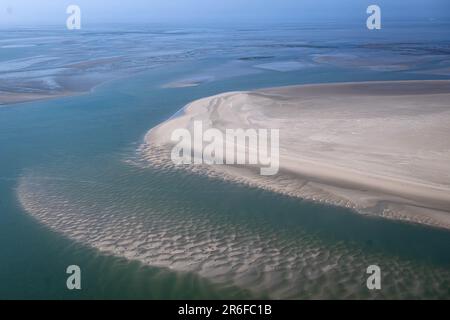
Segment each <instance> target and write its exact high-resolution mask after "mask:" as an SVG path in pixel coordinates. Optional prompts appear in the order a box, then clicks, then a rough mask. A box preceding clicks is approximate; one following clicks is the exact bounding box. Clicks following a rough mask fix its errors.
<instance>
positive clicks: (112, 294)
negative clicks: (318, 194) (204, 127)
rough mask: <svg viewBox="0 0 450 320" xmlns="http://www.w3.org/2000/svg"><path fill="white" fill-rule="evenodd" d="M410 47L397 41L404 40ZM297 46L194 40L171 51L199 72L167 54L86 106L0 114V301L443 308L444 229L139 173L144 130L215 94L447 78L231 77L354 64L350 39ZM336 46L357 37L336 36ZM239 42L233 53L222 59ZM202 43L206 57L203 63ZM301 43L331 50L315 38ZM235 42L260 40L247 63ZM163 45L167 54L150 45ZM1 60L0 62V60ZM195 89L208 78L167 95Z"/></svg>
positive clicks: (160, 172)
mask: <svg viewBox="0 0 450 320" xmlns="http://www.w3.org/2000/svg"><path fill="white" fill-rule="evenodd" d="M404 33H405V32H403V31H402V32H399V34H395V37H394V35H393V36H392V39H391V40H392V41H394V40H395V41H399V40H401V39H403V38H402V35H403V36H404ZM306 34H307V33H305V34H304V35H302V36H298V32H297V31H296V30H295V29H294V30H292V29H288V30H281V31H278V33H277V32H274V36H273V37H272V41H274V40H273V39H278V40H277V41H278V42H279V44H280V43H281V44H286V43H288V44H292V43H293V42H298V43H297V46H292V45H291V46H289V45H284V46H281V45H274V44H273V43H271V44H267V43H266V40H265V37H264V35H263V34H262V31H261V30H256V31H254V30H253V31H251V30H250V31H249V30H245V31H238V30H233V31H232V32H224V31H223V30H221V31H220V32H219V31H217V32H212V31H210V30H209V31H208V32H207V33H205V32H204V31H202V32H200V31H198V32H194V33H190V32H188V33H187V34H186V35H183V36H182V39H184V41H183V42H182V44H181V45H180V46H181V47H182V48H186V46H189V48H190V49H189V50H192V52H194V53H193V56H195V57H196V58H194V59H189V58H186V56H185V55H183V57H182V58H178V59H174V58H173V57H172V58H170V59H168V58H167V57H166V56H165V58H164V59H162V58H161V61H163V62H164V63H162V65H156V66H154V65H152V66H151V67H148V68H144V69H145V70H132V71H133V72H131V71H130V70H129V69H127V68H128V67H127V65H125V66H124V65H121V66H120V68H123V69H121V70H125V71H123V72H121V75H122V76H123V77H122V78H118V79H116V80H114V81H110V82H106V83H103V84H102V85H100V86H98V87H96V89H95V90H94V91H92V92H90V93H88V94H83V95H76V96H71V97H65V98H59V99H54V100H47V101H39V102H29V103H24V104H18V105H13V106H6V107H2V108H0V154H1V157H0V195H1V198H0V261H1V263H0V298H56V299H66V298H96V299H101V298H151V299H159V298H187V299H196V298H449V297H450V233H449V232H448V231H445V230H438V229H432V228H427V227H423V226H418V225H410V224H405V223H399V222H394V221H388V220H383V219H376V218H369V217H365V216H361V215H358V214H355V213H353V212H351V211H349V210H346V209H342V208H334V207H328V206H323V205H319V204H313V203H307V202H303V201H301V200H298V199H290V198H288V197H284V196H280V195H277V194H272V193H269V192H266V191H262V190H258V189H252V188H248V187H244V186H239V185H233V184H230V183H227V182H224V181H221V180H214V179H210V178H207V177H204V176H197V175H194V174H190V173H187V172H180V171H171V170H164V169H157V168H151V167H148V166H146V165H145V164H142V161H141V159H139V152H138V149H139V146H140V144H141V143H142V141H143V137H144V135H145V133H146V132H147V131H148V130H149V129H150V128H152V127H153V126H155V125H157V124H158V123H160V122H162V121H164V120H166V119H167V118H169V117H170V116H172V115H173V114H174V113H175V112H176V111H177V110H179V109H180V108H181V107H183V106H184V105H185V104H186V103H188V102H190V101H192V100H195V99H198V98H201V97H205V96H209V95H213V94H216V93H220V92H225V91H233V90H247V89H255V88H263V87H272V86H282V85H289V84H300V83H318V82H336V81H362V80H391V79H442V78H448V76H445V75H436V74H424V73H421V72H420V73H419V72H415V73H414V72H411V69H410V68H411V66H409V67H408V68H409V69H406V70H402V71H397V72H384V71H380V70H377V68H373V66H371V67H370V68H368V67H366V66H365V65H364V64H363V63H362V62H361V63H362V64H363V65H362V66H361V65H358V66H354V65H349V64H348V63H347V62H346V61H339V62H338V63H337V64H324V65H320V66H317V67H313V68H306V69H299V70H292V71H288V72H278V71H276V70H265V69H261V68H259V67H254V65H258V64H259V63H260V61H258V62H256V63H255V62H254V61H253V62H248V61H249V60H245V61H246V62H245V65H241V64H239V63H238V64H237V65H236V64H235V62H236V60H237V59H239V58H242V57H254V56H255V55H258V56H271V57H272V58H267V59H268V60H269V61H270V62H279V61H288V60H292V59H300V58H301V59H306V58H304V57H309V58H307V60H308V59H309V60H308V61H309V62H312V61H314V60H312V58H311V56H312V55H318V54H321V55H333V54H334V55H335V54H336V52H342V51H351V52H352V53H351V54H352V55H354V54H355V52H360V51H361V50H364V49H362V48H361V47H360V44H361V43H360V41H363V40H361V39H360V38H358V39H360V40H358V41H355V43H350V42H348V40H346V41H347V42H346V41H344V40H339V41H338V40H337V39H342V38H339V37H335V36H333V35H327V37H328V38H332V39H331V40H330V39H328V40H326V41H325V40H323V42H320V41H319V42H320V43H321V45H323V46H325V47H327V46H332V45H331V44H333V48H325V49H324V48H317V47H318V44H317V43H315V44H314V48H310V47H311V46H312V44H311V43H310V42H308V41H309V40H308V39H309V38H308V36H307V35H306ZM325 34H326V32H325ZM342 34H346V37H347V38H351V39H353V36H354V35H353V33H351V32H347V33H345V32H343V31H336V36H339V35H340V36H342ZM431 34H433V35H434V37H435V41H438V42H437V43H439V45H440V46H441V47H442V48H441V50H444V51H445V50H448V48H449V47H448V42H442V39H441V38H440V37H441V36H442V35H441V34H440V33H439V32H437V31H436V30H434V29H433V32H431ZM236 35H238V37H239V39H241V40H240V42H239V45H236V46H233V47H229V46H228V44H229V43H230V41H231V40H230V39H233V38H234V37H236ZM113 36H114V37H117V38H118V39H120V38H121V37H123V35H121V34H118V35H113ZM86 37H87V36H86ZM211 37H212V38H213V39H214V43H215V45H214V46H212V40H211V41H210V42H209V45H211V47H213V48H209V49H207V48H205V47H202V48H201V50H200V49H198V48H199V46H200V44H199V43H202V44H203V45H204V44H205V42H206V43H208V41H205V40H202V39H205V38H206V39H211ZM297 37H298V38H297ZM309 37H311V38H313V39H319V40H320V39H322V38H325V36H324V33H320V32H318V31H314V32H313V33H312V35H310V36H309ZM243 38H244V39H246V38H249V39H253V40H255V39H256V40H255V41H256V42H257V43H258V45H256V44H255V45H254V47H253V48H252V49H251V50H253V52H249V50H250V49H248V48H245V47H244V48H242V47H241V46H242V45H243V43H242V41H244V40H242V39H243ZM419 38H420V37H419ZM429 38H430V37H429ZM81 39H83V38H81ZM408 40H409V41H410V42H411V43H413V41H412V39H408ZM419 40H420V39H419ZM432 40H433V37H431V39H427V41H432ZM447 40H448V39H447ZM177 41H178V38H176V39H174V42H177ZM380 41H381V40H380ZM244 42H245V41H244ZM300 42H301V44H299V43H300ZM303 42H306V44H305V43H303ZM336 42H339V44H336ZM171 43H172V42H171ZM414 43H415V44H414V50H416V51H415V54H410V55H408V57H407V58H405V59H404V60H408V59H409V58H410V56H413V57H414V56H416V55H418V54H424V53H423V52H426V51H427V50H429V51H430V52H431V51H432V49H433V50H435V51H436V45H431V44H430V43H429V42H426V43H425V44H423V43H419V44H417V43H416V41H414ZM164 44H167V40H163V41H162V42H157V43H156V44H154V45H155V46H159V47H161V48H164ZM262 44H264V47H263V48H264V49H261V48H262V46H261V45H262ZM427 45H428V46H427ZM355 46H357V47H355ZM358 46H359V47H358ZM411 46H412V45H411ZM280 47H281V49H280ZM430 48H432V49H430ZM172 49H173V50H175V48H172ZM197 49H198V50H197ZM30 50H31V49H30ZM34 50H38V49H34ZM92 50H94V49H92ZM95 50H100V49H95ZM196 50H197V51H196ZM205 50H206V51H207V52H206V53H204V51H205ZM208 50H210V51H208ZM322 50H325V51H322ZM408 50H409V51H411V50H412V49H411V48H409V49H408ZM405 51H407V50H406V49H405ZM435 51H433V52H431V53H430V55H433V56H435V55H436V52H435ZM94 52H95V51H94ZM364 52H365V51H364ZM445 52H446V51H445ZM348 54H350V53H348ZM389 54H392V55H394V56H395V55H396V54H397V53H395V52H394V53H392V52H390V53H389ZM389 54H388V53H386V55H389ZM402 54H404V52H403V53H402ZM8 55H11V53H8ZM299 57H300V58H299ZM447 58H448V53H444V54H440V56H439V61H435V60H433V59H431V60H430V61H427V64H424V65H422V66H421V67H417V66H416V64H415V63H413V62H411V64H412V65H414V66H415V68H416V71H423V70H427V68H429V66H430V65H431V66H432V68H431V69H436V67H437V66H438V65H439V67H442V66H443V65H442V63H441V61H446V59H447ZM8 59H9V56H8V57H6V54H5V56H2V59H1V60H2V61H7V60H8ZM130 59H131V58H130ZM252 59H253V58H252ZM258 59H259V58H258ZM265 59H266V58H264V60H265ZM386 59H388V58H386ZM392 59H393V60H395V59H397V57H395V58H392ZM169 60H170V61H169ZM185 60H186V61H185ZM250 61H252V60H251V59H250ZM411 61H413V60H411ZM230 62H231V64H230ZM392 63H393V64H396V63H397V62H395V61H394V62H392ZM217 66H221V67H220V68H219V67H217ZM45 67H48V66H45ZM417 68H418V69H419V70H417ZM136 71H139V73H137V72H136ZM199 75H202V76H207V77H206V78H201V79H209V80H207V81H204V82H201V83H199V85H198V86H194V87H187V88H167V84H170V83H174V82H177V81H179V80H186V79H199ZM56 79H58V78H56ZM202 81H203V80H202ZM187 244H189V245H191V244H192V246H189V247H188V246H187ZM193 261H195V265H191V262H193ZM71 264H77V265H79V266H80V267H81V270H82V290H80V291H69V290H67V289H66V287H65V282H66V277H67V275H66V274H65V269H66V267H67V266H68V265H71ZM369 264H378V265H379V266H380V267H381V269H382V272H383V279H382V281H383V282H382V283H383V289H382V290H381V291H379V292H370V291H368V290H367V288H366V287H365V279H366V277H367V275H366V273H365V271H366V270H365V269H366V267H367V266H368V265H369ZM229 265H233V267H232V268H230V267H229Z"/></svg>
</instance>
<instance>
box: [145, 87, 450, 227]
mask: <svg viewBox="0 0 450 320" xmlns="http://www.w3.org/2000/svg"><path fill="white" fill-rule="evenodd" d="M449 101H450V81H447V80H437V81H435V80H431V81H389V82H361V83H337V84H313V85H301V86H289V87H281V88H269V89H262V90H255V91H251V92H229V93H224V94H220V95H216V96H213V97H207V98H203V99H200V100H197V101H194V102H192V103H190V104H188V105H187V106H186V107H185V108H184V109H183V113H179V114H177V116H176V117H172V118H170V119H169V120H167V121H166V122H163V123H162V124H160V125H159V126H157V127H155V128H153V129H152V130H150V131H149V132H148V134H147V135H146V137H145V150H146V151H145V155H146V157H147V158H148V159H149V160H152V161H153V162H155V159H157V158H159V160H158V161H159V162H164V161H170V159H167V157H166V159H165V160H164V159H163V158H164V155H166V156H167V153H165V152H162V151H161V150H166V151H167V150H170V148H171V147H172V145H173V143H172V142H171V141H170V135H171V133H172V131H173V130H175V129H177V128H187V129H189V128H191V126H192V123H193V121H194V120H203V122H204V123H208V124H209V126H210V127H213V128H217V129H219V130H225V128H244V129H245V128H279V129H280V173H279V174H278V175H276V176H274V177H262V176H259V175H258V173H257V172H256V171H255V170H254V168H250V167H236V166H225V165H214V166H208V168H203V169H204V172H206V173H207V174H210V175H214V176H220V177H222V178H224V179H227V180H232V181H236V182H242V183H247V184H251V185H254V186H257V187H261V188H264V189H269V190H272V191H275V192H280V193H283V194H288V195H290V196H296V197H300V198H303V199H309V200H313V201H317V202H325V203H329V204H333V205H338V206H345V207H349V208H353V209H355V210H356V211H358V212H360V213H365V214H372V215H377V216H384V217H387V218H392V219H397V220H405V221H410V222H415V223H421V224H426V225H430V226H435V227H442V228H446V229H450V139H448V137H450V102H449ZM156 150H158V151H156ZM196 170H197V171H200V169H199V168H196Z"/></svg>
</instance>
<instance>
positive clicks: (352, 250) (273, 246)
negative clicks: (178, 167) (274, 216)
mask: <svg viewBox="0 0 450 320" xmlns="http://www.w3.org/2000/svg"><path fill="white" fill-rule="evenodd" d="M158 158H159V159H160V157H158ZM137 170H142V169H137ZM160 170H161V171H160V172H164V174H168V175H170V174H174V175H176V176H177V180H178V181H179V183H180V184H184V183H187V181H189V177H187V176H183V175H182V174H180V173H179V172H171V169H168V168H166V169H162V167H160ZM139 174H140V173H138V174H137V175H139ZM121 179H123V181H126V180H127V179H129V178H127V177H125V176H124V177H122V178H121ZM155 184H158V183H157V182H155ZM69 185H70V184H69V183H67V181H62V180H58V179H49V178H48V177H47V178H44V176H43V175H39V174H36V173H33V172H28V173H26V174H24V175H23V176H22V177H21V178H20V181H19V184H18V188H17V194H18V198H19V200H20V203H21V204H22V206H23V207H24V209H25V210H26V211H27V212H28V213H29V214H30V215H32V216H33V217H34V218H35V219H37V220H38V221H39V222H41V223H42V224H44V225H46V226H48V227H49V228H51V229H52V230H54V231H56V232H59V233H62V234H64V235H65V236H67V237H69V238H70V239H73V240H75V241H77V242H79V243H83V244H86V245H89V246H92V247H94V248H96V249H98V250H99V251H101V252H103V253H106V254H112V255H115V256H120V257H126V258H128V259H132V260H139V261H141V262H143V263H144V264H147V265H150V266H157V267H163V268H168V269H171V270H174V271H179V272H194V273H196V274H198V275H200V276H202V277H205V278H207V279H210V280H212V281H213V282H214V283H216V284H217V285H218V286H224V285H230V284H232V285H235V286H238V287H240V288H244V289H249V290H250V291H251V292H253V293H255V295H257V296H259V295H261V296H265V297H270V298H289V299H295V298H309V299H318V298H386V297H389V298H406V297H407V298H414V297H423V295H424V294H426V296H427V297H436V298H438V297H441V298H442V297H448V294H449V292H448V288H449V283H450V282H449V281H450V272H448V270H445V269H441V268H434V267H429V266H425V265H420V264H417V263H414V262H411V261H405V260H401V259H397V258H395V257H386V256H383V255H380V254H374V253H366V252H365V251H364V250H363V249H361V248H358V247H357V246H352V245H349V244H347V243H344V242H336V243H332V244H330V243H326V242H324V241H322V240H321V239H320V238H319V237H317V236H315V235H312V234H308V233H307V232H301V231H300V232H298V233H296V235H295V236H293V237H287V236H285V235H284V234H283V232H280V231H279V230H275V229H272V228H271V226H270V225H269V226H264V227H261V226H260V227H259V228H257V229H255V228H252V227H251V226H250V224H249V222H248V221H241V222H240V221H234V220H232V219H227V217H218V216H217V215H214V214H213V213H212V212H213V211H214V209H213V208H211V207H208V206H207V205H204V206H201V205H200V206H195V205H192V204H191V203H189V202H186V201H185V200H180V201H178V202H177V200H176V199H173V202H167V199H164V197H160V196H159V195H157V194H156V195H155V194H154V193H153V192H152V190H151V187H149V186H148V185H139V184H135V185H134V187H131V188H132V189H130V190H127V192H126V193H123V192H122V191H117V188H114V186H109V185H108V184H98V183H92V182H86V181H85V182H77V183H73V184H72V185H70V186H69ZM149 189H150V190H149ZM75 190H76V191H78V193H75V192H74V191H75ZM161 192H162V191H160V193H161ZM374 263H378V264H380V265H381V267H382V270H383V279H384V280H385V281H384V282H383V285H384V287H383V290H382V291H380V292H376V293H374V292H369V291H368V290H367V288H366V286H365V281H366V274H365V270H366V268H367V266H368V265H370V264H374Z"/></svg>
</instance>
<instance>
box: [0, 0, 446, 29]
mask: <svg viewBox="0 0 450 320" xmlns="http://www.w3.org/2000/svg"><path fill="white" fill-rule="evenodd" d="M70 4H76V5H79V6H80V8H81V12H82V23H83V25H84V26H86V25H89V24H94V23H123V22H136V23H161V22H168V23H177V22H178V23H192V24H203V23H217V24H223V23H229V24H232V23H261V22H267V23H269V22H290V23H291V22H302V21H305V22H314V21H324V20H334V21H336V20H337V21H348V22H353V21H354V22H355V23H358V22H359V20H361V19H362V20H363V21H365V18H366V16H367V15H366V12H365V11H366V8H367V6H368V5H370V4H377V5H379V6H380V7H381V10H382V18H383V19H386V20H402V21H404V20H412V21H414V20H415V21H417V20H424V21H425V20H428V19H437V20H446V21H449V20H450V0H370V1H369V0H128V1H127V0H71V1H66V0H0V25H3V26H4V25H7V26H8V25H42V24H62V25H64V24H65V21H66V18H67V14H66V8H67V6H68V5H70Z"/></svg>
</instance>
